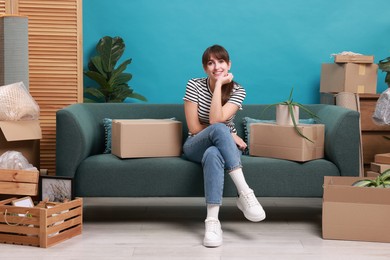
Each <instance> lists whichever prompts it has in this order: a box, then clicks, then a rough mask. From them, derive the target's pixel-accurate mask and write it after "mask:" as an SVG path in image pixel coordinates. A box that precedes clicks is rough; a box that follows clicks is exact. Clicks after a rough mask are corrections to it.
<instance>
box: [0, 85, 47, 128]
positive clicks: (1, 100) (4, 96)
mask: <svg viewBox="0 0 390 260" xmlns="http://www.w3.org/2000/svg"><path fill="white" fill-rule="evenodd" d="M38 117H39V106H38V104H37V103H36V102H35V100H34V99H33V97H32V96H31V95H30V93H28V91H27V90H26V87H25V86H24V84H23V82H17V83H13V84H9V85H5V86H1V87H0V120H2V121H16V120H33V119H38Z"/></svg>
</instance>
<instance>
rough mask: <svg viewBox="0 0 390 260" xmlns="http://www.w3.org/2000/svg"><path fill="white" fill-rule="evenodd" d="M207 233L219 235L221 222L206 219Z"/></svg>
mask: <svg viewBox="0 0 390 260" xmlns="http://www.w3.org/2000/svg"><path fill="white" fill-rule="evenodd" d="M205 223H206V232H213V233H218V230H219V225H218V224H219V221H218V220H216V219H206V220H205Z"/></svg>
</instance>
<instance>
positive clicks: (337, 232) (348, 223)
mask: <svg viewBox="0 0 390 260" xmlns="http://www.w3.org/2000/svg"><path fill="white" fill-rule="evenodd" d="M360 179H362V178H361V177H340V176H338V177H335V176H326V177H325V178H324V196H323V205H322V236H323V238H324V239H341V240H359V241H371V242H390V226H389V225H388V219H389V216H390V188H367V187H353V186H351V185H352V183H354V182H355V181H357V180H360Z"/></svg>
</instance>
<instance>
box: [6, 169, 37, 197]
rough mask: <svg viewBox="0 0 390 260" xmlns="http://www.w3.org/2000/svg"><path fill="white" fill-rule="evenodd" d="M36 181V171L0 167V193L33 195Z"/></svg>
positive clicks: (35, 189)
mask: <svg viewBox="0 0 390 260" xmlns="http://www.w3.org/2000/svg"><path fill="white" fill-rule="evenodd" d="M38 183H39V172H38V171H27V170H8V169H7V170H6V169H0V194H13V195H27V196H35V195H37V194H38Z"/></svg>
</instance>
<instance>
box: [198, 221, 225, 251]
mask: <svg viewBox="0 0 390 260" xmlns="http://www.w3.org/2000/svg"><path fill="white" fill-rule="evenodd" d="M204 223H205V225H206V232H205V234H204V239H203V245H204V246H205V247H218V246H220V245H222V229H221V223H220V222H219V220H218V219H215V218H207V219H206V220H205V221H204Z"/></svg>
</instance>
